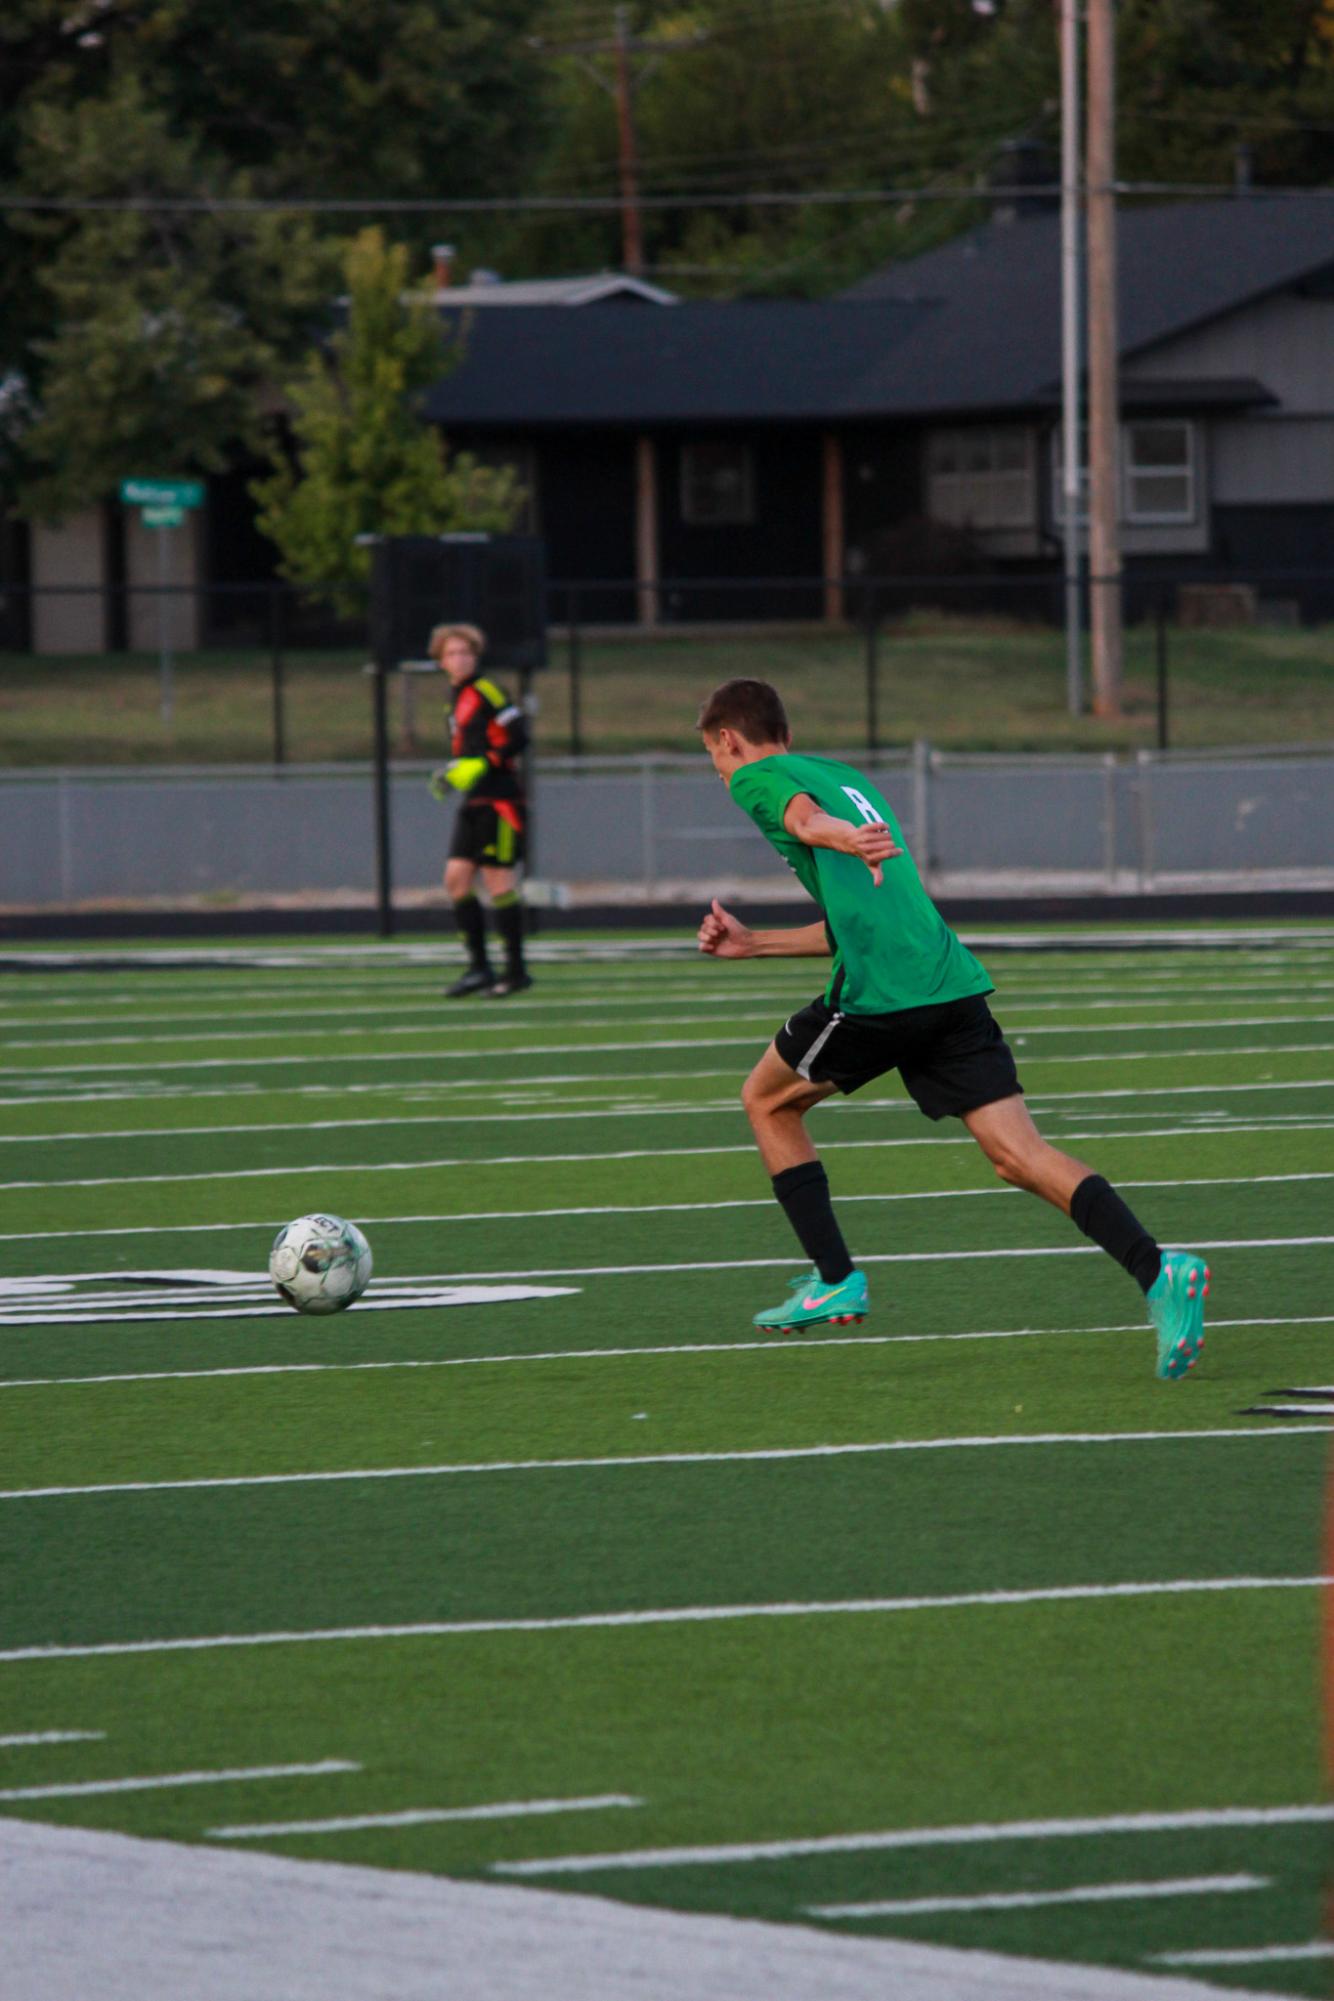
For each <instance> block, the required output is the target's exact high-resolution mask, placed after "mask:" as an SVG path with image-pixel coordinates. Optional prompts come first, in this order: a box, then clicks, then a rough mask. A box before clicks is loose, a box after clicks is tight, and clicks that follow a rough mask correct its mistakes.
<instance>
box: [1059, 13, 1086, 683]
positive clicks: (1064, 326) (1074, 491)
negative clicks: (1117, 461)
mask: <svg viewBox="0 0 1334 2001" xmlns="http://www.w3.org/2000/svg"><path fill="white" fill-rule="evenodd" d="M1060 7H1061V500H1062V503H1063V505H1062V513H1063V517H1064V518H1063V523H1062V527H1063V534H1062V538H1061V539H1062V542H1063V545H1064V554H1065V695H1066V708H1067V709H1068V711H1069V713H1070V714H1071V715H1072V716H1078V715H1082V714H1083V711H1084V663H1083V631H1082V626H1083V606H1082V604H1081V598H1082V595H1083V593H1082V590H1081V585H1082V582H1083V578H1082V575H1081V570H1082V555H1081V549H1080V543H1081V539H1082V537H1081V531H1082V523H1083V515H1084V492H1083V485H1084V483H1083V480H1082V478H1081V477H1080V474H1081V471H1082V467H1083V452H1082V449H1081V448H1082V444H1083V433H1082V427H1081V422H1080V394H1079V349H1080V339H1079V332H1080V310H1079V304H1080V276H1081V268H1080V267H1081V263H1082V259H1081V257H1080V235H1081V227H1082V223H1083V219H1084V211H1083V188H1082V186H1081V185H1080V178H1079V127H1080V115H1079V114H1080V91H1079V8H1080V0H1060Z"/></svg>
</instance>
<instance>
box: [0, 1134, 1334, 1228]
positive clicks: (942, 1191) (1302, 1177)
mask: <svg viewBox="0 0 1334 2001" xmlns="http://www.w3.org/2000/svg"><path fill="white" fill-rule="evenodd" d="M367 1123H371V1124H373V1123H374V1121H367ZM1228 1130H1230V1128H1229V1129H1228ZM872 1143H873V1144H875V1143H876V1142H872ZM862 1144H865V1142H862ZM268 1171H269V1172H272V1173H281V1172H284V1171H285V1170H283V1169H280V1168H274V1169H271V1170H268ZM297 1171H298V1172H304V1171H306V1170H300V1169H299V1170H297ZM349 1171H350V1170H349ZM1291 1181H1296V1182H1301V1181H1334V1168H1329V1169H1327V1168H1312V1169H1311V1170H1310V1171H1309V1172H1303V1173H1291V1174H1196V1175H1183V1176H1178V1177H1176V1178H1175V1179H1161V1180H1150V1181H1142V1180H1141V1181H1132V1180H1129V1179H1126V1178H1125V1177H1123V1176H1121V1175H1118V1176H1117V1181H1116V1185H1117V1187H1118V1188H1238V1187H1244V1188H1257V1187H1260V1186H1262V1185H1263V1184H1265V1183H1267V1182H1291ZM37 1185H38V1186H40V1187H58V1186H60V1185H62V1184H60V1183H56V1182H41V1183H39V1184H37ZM1020 1193H1021V1191H1020V1190H1019V1189H1017V1188H995V1187H989V1188H900V1189H893V1190H891V1191H889V1192H887V1193H883V1194H869V1195H849V1194H846V1193H844V1192H842V1191H840V1193H839V1197H838V1203H839V1207H840V1208H843V1207H844V1206H845V1205H846V1204H847V1203H850V1202H971V1201H973V1200H974V1199H982V1198H987V1199H990V1198H991V1197H993V1196H997V1195H1000V1196H1005V1197H1009V1198H1014V1197H1016V1196H1018V1195H1019V1194H1020ZM772 1207H773V1197H772V1196H771V1195H746V1196H729V1197H727V1198H725V1199H724V1200H722V1201H715V1202H602V1203H579V1204H577V1205H574V1206H572V1207H566V1208H555V1209H451V1210H447V1211H441V1212H439V1213H437V1214H432V1215H423V1216H366V1217H363V1218H362V1221H363V1223H365V1224H371V1223H375V1224H383V1223H506V1222H540V1221H541V1220H542V1219H543V1218H550V1217H561V1216H674V1215H696V1214H705V1213H708V1214H712V1213H713V1211H714V1210H721V1209H770V1208H772ZM267 1223H268V1219H267V1218H265V1219H264V1220H263V1221H262V1222H256V1223H255V1224H253V1225H243V1224H240V1223H228V1224H224V1225H221V1226H218V1225H216V1224H208V1225H205V1226H204V1227H206V1228H218V1227H222V1228H225V1229H242V1228H247V1227H252V1228H254V1229H263V1228H265V1227H267ZM0 1241H2V1240H0Z"/></svg>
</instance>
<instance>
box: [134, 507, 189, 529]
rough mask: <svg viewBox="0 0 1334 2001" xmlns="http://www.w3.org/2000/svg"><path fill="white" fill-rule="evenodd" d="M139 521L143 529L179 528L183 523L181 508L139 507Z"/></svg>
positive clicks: (183, 514) (183, 512) (183, 513)
mask: <svg viewBox="0 0 1334 2001" xmlns="http://www.w3.org/2000/svg"><path fill="white" fill-rule="evenodd" d="M139 519H140V520H141V521H142V522H143V524H144V527H145V528H180V527H183V526H184V523H185V509H184V508H183V507H141V508H140V510H139Z"/></svg>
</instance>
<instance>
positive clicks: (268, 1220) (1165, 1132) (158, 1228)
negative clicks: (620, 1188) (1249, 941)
mask: <svg viewBox="0 0 1334 2001" xmlns="http://www.w3.org/2000/svg"><path fill="white" fill-rule="evenodd" d="M1330 1124H1331V1122H1330V1121H1328V1120H1316V1121H1314V1122H1311V1121H1306V1122H1302V1123H1294V1124H1285V1125H1274V1124H1272V1123H1269V1124H1237V1125H1229V1126H1225V1127H1209V1128H1207V1129H1206V1130H1205V1131H1204V1132H1201V1131H1200V1129H1199V1128H1197V1127H1195V1126H1155V1127H1148V1128H1144V1129H1141V1130H1140V1131H1138V1132H1118V1133H1109V1132H1091V1133H1085V1132H1068V1133H1063V1134H1062V1135H1061V1137H1062V1138H1063V1139H1067V1140H1079V1139H1093V1140H1097V1141H1099V1143H1100V1144H1102V1145H1104V1146H1109V1145H1112V1144H1116V1143H1119V1142H1121V1141H1137V1140H1144V1139H1200V1138H1213V1137H1216V1136H1220V1135H1221V1136H1226V1137H1229V1138H1230V1137H1232V1136H1233V1135H1235V1134H1241V1133H1261V1132H1282V1133H1285V1134H1286V1133H1304V1132H1327V1131H1328V1130H1329V1129H1330ZM973 1145H975V1141H973V1140H972V1139H970V1138H964V1139H956V1138H951V1137H942V1138H934V1137H932V1138H925V1139H899V1140H885V1139H849V1140H826V1141H825V1143H824V1147H823V1151H824V1152H826V1153H835V1152H839V1151H843V1152H852V1151H855V1150H857V1149H863V1148H870V1147H891V1146H895V1147H898V1146H941V1147H943V1146H968V1147H971V1146H973ZM753 1153H754V1148H753V1146H748V1145H735V1146H681V1147H627V1148H622V1149H618V1150H617V1151H616V1152H613V1153H518V1154H484V1155H482V1156H480V1157H479V1158H476V1159H471V1160H470V1159H468V1158H467V1157H466V1156H465V1155H460V1156H459V1157H458V1158H456V1159H450V1160H437V1161H434V1162H423V1161H416V1162H405V1163H404V1164H403V1169H402V1171H404V1172H406V1171H407V1169H408V1168H409V1167H416V1168H421V1167H425V1166H435V1167H451V1168H452V1167H466V1168H479V1167H516V1166H517V1167H526V1166H549V1165H552V1164H564V1163H565V1162H576V1163H579V1164H582V1163H584V1162H586V1161H608V1160H666V1159H673V1158H681V1157H685V1158H689V1159H696V1158H699V1157H701V1156H704V1155H712V1154H752V1155H753ZM260 1171H262V1172H272V1173H275V1174H279V1173H301V1172H304V1171H306V1170H303V1169H299V1168H292V1169H280V1168H274V1169H272V1170H268V1169H265V1170H260ZM310 1171H311V1172H320V1173H325V1174H339V1173H346V1172H350V1171H351V1170H350V1169H345V1168H332V1167H326V1168H322V1169H312V1170H310ZM363 1171H367V1170H363ZM162 1178H163V1179H165V1180H179V1179H183V1178H187V1177H182V1176H163V1177H162ZM203 1178H204V1179H208V1178H209V1177H207V1176H205V1177H203ZM36 1185H37V1186H38V1187H42V1188H48V1187H56V1186H71V1185H80V1184H70V1183H64V1184H61V1183H54V1182H39V1183H37V1184H36ZM95 1185H103V1186H105V1185H114V1177H113V1181H112V1182H111V1183H110V1184H106V1183H103V1184H95ZM1122 1185H1123V1186H1124V1185H1125V1184H1122ZM998 1192H1004V1191H998ZM278 1220H279V1219H278V1218H277V1217H276V1216H274V1215H272V1214H270V1215H268V1216H261V1217H258V1218H256V1219H254V1220H252V1221H249V1222H240V1223H230V1222H229V1223H120V1224H115V1225H112V1226H110V1227H106V1228H97V1227H95V1226H93V1225H90V1224H87V1223H82V1224H75V1225H73V1226H72V1227H71V1228H69V1229H65V1230H6V1231H0V1243H37V1242H44V1241H45V1240H47V1239H48V1238H53V1237H54V1238H66V1237H78V1238H79V1240H80V1241H81V1242H82V1241H83V1240H84V1239H92V1238H95V1237H144V1236H152V1237H163V1238H165V1237H182V1236H184V1237H189V1236H200V1235H204V1236H207V1235H216V1234H217V1233H218V1232H219V1231H228V1230H231V1231H235V1230H272V1229H273V1228H274V1226H275V1224H276V1222H277V1221H278ZM449 1220H450V1218H449V1216H448V1215H438V1214H435V1213H427V1214H423V1215H415V1216H413V1215H407V1216H403V1215H396V1216H374V1215H367V1214H365V1213H364V1212H362V1213H361V1214H360V1221H361V1222H362V1223H364V1224H367V1225H369V1224H374V1225H375V1226H376V1227H377V1228H384V1227H385V1226H386V1225H393V1224H399V1223H401V1224H417V1223H435V1222H442V1221H443V1222H448V1221H449ZM978 1255H979V1256H980V1255H983V1253H978ZM986 1255H990V1253H987V1254H986ZM995 1255H997V1256H1001V1255H1006V1254H1005V1253H1001V1252H997V1253H995ZM756 1262H763V1263H770V1264H771V1263H773V1262H774V1261H773V1260H772V1259H765V1260H757V1261H756ZM711 1268H712V1267H711ZM663 1269H667V1267H663ZM670 1269H672V1270H676V1269H678V1267H677V1266H675V1265H673V1266H671V1267H670ZM694 1269H700V1267H694ZM483 1276H485V1277H487V1278H490V1279H495V1278H500V1277H503V1276H504V1274H503V1273H497V1272H487V1273H485V1274H483Z"/></svg>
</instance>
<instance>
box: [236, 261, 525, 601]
mask: <svg viewBox="0 0 1334 2001" xmlns="http://www.w3.org/2000/svg"><path fill="white" fill-rule="evenodd" d="M345 269H346V278H347V286H348V310H347V324H346V326H345V327H344V328H343V329H342V330H341V331H340V332H339V333H337V334H335V335H334V337H333V339H332V340H331V341H330V343H329V344H328V347H327V348H320V349H316V350H315V351H314V352H312V353H311V354H310V355H309V356H308V358H307V360H306V362H305V365H304V367H303V368H302V371H301V373H300V375H299V376H298V378H297V379H296V381H295V382H293V383H292V384H291V386H290V387H289V388H288V390H287V401H288V404H289V407H290V412H291V431H292V437H293V440H294V442H295V459H294V458H293V455H292V453H291V452H290V451H289V449H288V445H287V441H286V439H284V438H277V439H275V440H274V441H273V443H272V447H271V453H270V456H271V461H272V465H273V470H272V472H271V473H270V474H269V476H268V478H266V479H262V480H257V481H256V482H255V483H254V484H253V485H252V487H251V493H252V495H253V496H254V498H255V500H256V501H257V502H258V503H259V515H258V523H259V527H260V529H261V530H262V531H263V533H264V534H265V535H267V536H268V537H269V538H270V540H271V541H272V542H274V543H275V544H276V545H277V547H278V549H279V550H280V551H281V554H282V561H281V564H280V568H281V570H282V573H283V575H284V576H286V577H289V578H290V579H291V580H292V581H293V582H294V583H299V584H301V585H302V586H304V587H305V588H306V589H308V590H309V591H310V592H311V593H312V594H313V595H317V596H320V597H323V598H327V599H328V601H329V602H330V603H331V604H333V605H334V606H335V607H336V609H337V610H338V611H340V612H341V613H344V614H348V615H350V614H352V613H354V612H356V611H357V610H359V609H360V608H361V607H362V606H363V605H364V603H365V587H366V580H367V578H368V576H369V574H370V561H371V558H370V550H369V549H368V548H367V547H365V546H364V545H362V544H360V543H359V541H358V537H361V536H366V535H414V534H441V533H444V532H446V531H448V530H451V529H477V530H491V531H493V532H497V531H503V530H504V529H506V528H509V527H512V526H513V523H514V521H515V518H516V516H517V514H518V512H519V510H520V508H521V507H522V505H523V501H524V497H525V496H524V493H523V490H522V488H521V487H520V486H519V484H518V482H517V480H516V479H515V476H514V474H513V473H512V472H510V471H507V470H499V471H497V470H493V469H491V468H488V467H485V466H481V465H479V464H478V463H477V461H476V460H475V459H474V458H473V457H472V456H471V455H470V454H468V453H459V454H458V455H457V456H455V457H454V458H452V459H450V458H449V457H447V455H446V452H445V448H444V445H443V442H442V441H441V439H440V437H439V435H438V433H437V432H436V431H434V430H433V429H432V428H431V427H430V426H429V425H426V424H423V422H422V421H421V418H420V416H419V414H418V401H419V398H420V395H421V393H422V392H423V391H424V390H425V389H427V388H428V387H429V386H430V384H431V383H432V382H434V381H435V380H437V379H438V377H439V376H440V375H441V374H443V373H444V372H445V370H446V368H447V367H448V366H449V365H450V362H451V360H457V358H458V345H457V342H456V343H455V345H454V347H453V349H452V350H451V347H450V346H449V344H448V343H447V342H446V340H445V337H444V334H443V333H442V331H441V327H440V322H439V319H438V317H437V315H436V313H435V311H434V309H433V308H432V307H431V306H430V305H428V304H426V303H424V302H413V301H411V300H406V299H405V297H404V292H405V287H406V285H407V281H408V260H407V252H406V250H405V249H404V248H403V247H402V246H401V245H397V246H393V247H386V244H385V241H384V237H383V235H382V233H381V232H380V231H379V230H378V229H366V230H363V231H362V232H361V233H360V234H359V235H358V236H357V237H356V238H355V239H354V240H353V242H352V244H351V245H350V247H349V249H348V252H347V259H346V267H345Z"/></svg>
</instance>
